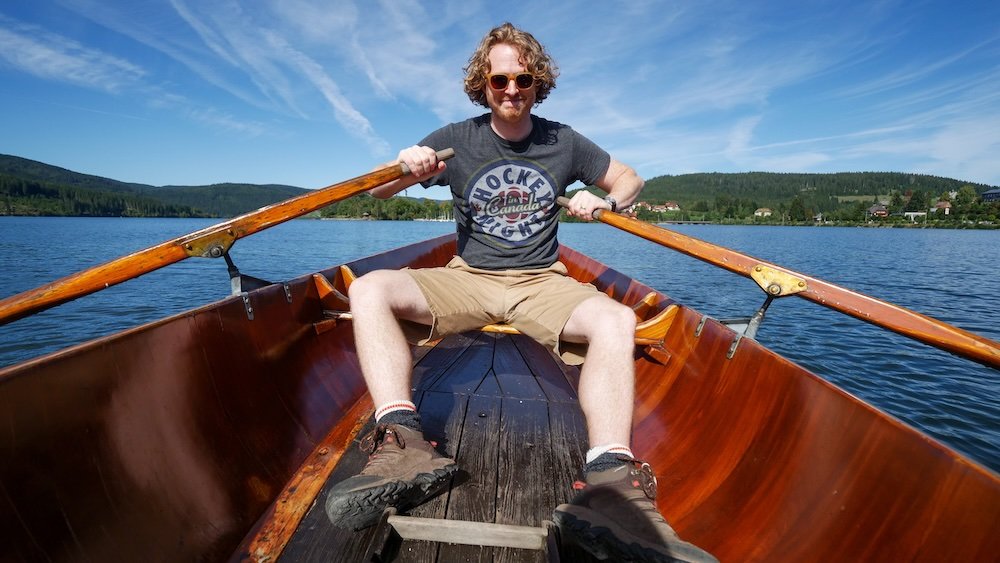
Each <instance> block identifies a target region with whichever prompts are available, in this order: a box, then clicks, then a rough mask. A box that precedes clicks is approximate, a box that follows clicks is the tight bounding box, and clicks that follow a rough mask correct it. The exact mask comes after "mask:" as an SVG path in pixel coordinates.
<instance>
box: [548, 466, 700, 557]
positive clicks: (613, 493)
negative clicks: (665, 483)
mask: <svg viewBox="0 0 1000 563" xmlns="http://www.w3.org/2000/svg"><path fill="white" fill-rule="evenodd" d="M619 459H620V460H621V461H624V462H626V463H625V464H624V465H621V466H618V467H615V468H613V469H607V470H605V471H591V472H588V473H587V476H586V482H581V481H577V482H576V483H574V484H573V488H574V489H576V490H578V491H580V492H579V493H578V494H577V495H576V497H574V498H573V500H572V501H570V503H569V504H561V505H559V506H557V507H556V510H555V513H554V514H553V519H554V520H555V522H556V523H557V524H558V525H559V527H560V529H562V531H563V534H564V535H567V536H569V537H571V538H573V539H575V540H576V542H577V543H578V544H580V546H581V547H583V548H584V549H586V550H587V551H588V552H590V554H591V555H593V556H594V557H596V558H598V559H602V560H603V559H611V560H613V561H656V562H658V563H659V562H664V563H665V562H675V561H684V562H691V563H694V562H699V563H700V562H709V561H711V562H715V563H718V560H717V559H716V558H715V557H713V556H712V555H711V554H709V553H708V552H706V551H704V550H702V549H700V548H698V547H697V546H695V545H693V544H690V543H688V542H686V541H683V540H681V539H680V538H679V537H678V536H677V532H675V531H674V529H673V528H671V527H670V525H669V524H667V521H666V520H664V519H663V516H661V515H660V513H659V512H658V511H657V510H656V504H655V501H656V476H654V475H653V470H652V469H651V468H650V467H649V464H648V463H644V462H641V461H636V460H634V459H630V458H627V457H620V458H619Z"/></svg>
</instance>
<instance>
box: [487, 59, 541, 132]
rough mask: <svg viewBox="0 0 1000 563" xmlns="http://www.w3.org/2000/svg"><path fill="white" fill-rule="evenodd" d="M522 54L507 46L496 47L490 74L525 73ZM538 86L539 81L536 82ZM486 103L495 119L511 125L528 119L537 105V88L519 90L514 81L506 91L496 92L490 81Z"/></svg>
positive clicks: (491, 61) (508, 84) (509, 82)
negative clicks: (532, 107) (532, 108)
mask: <svg viewBox="0 0 1000 563" xmlns="http://www.w3.org/2000/svg"><path fill="white" fill-rule="evenodd" d="M520 58H521V53H520V52H519V51H518V50H517V49H516V48H514V47H512V46H510V45H506V44H500V45H494V46H493V47H492V48H491V49H490V55H489V59H490V74H518V73H522V72H524V71H525V70H526V69H525V68H524V64H523V63H522V62H521V60H520ZM536 85H537V81H536ZM484 88H486V101H487V103H489V105H490V109H491V110H493V115H494V117H497V118H500V119H501V120H503V121H506V122H509V123H516V122H519V121H521V120H523V119H527V118H528V115H529V114H530V113H531V106H533V105H535V88H536V86H532V87H531V88H528V89H527V90H519V89H518V88H517V85H516V84H515V83H514V81H513V80H510V81H508V83H507V88H506V89H504V90H494V89H493V88H491V87H490V85H489V81H487V83H486V86H484Z"/></svg>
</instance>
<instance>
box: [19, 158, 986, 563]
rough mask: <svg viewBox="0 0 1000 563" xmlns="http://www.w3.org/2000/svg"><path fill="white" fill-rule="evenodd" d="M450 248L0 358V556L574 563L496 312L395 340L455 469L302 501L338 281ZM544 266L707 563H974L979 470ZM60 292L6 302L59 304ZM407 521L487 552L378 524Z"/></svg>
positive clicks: (644, 305) (923, 324)
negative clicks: (632, 323)
mask: <svg viewBox="0 0 1000 563" xmlns="http://www.w3.org/2000/svg"><path fill="white" fill-rule="evenodd" d="M379 180H380V181H386V180H385V179H384V177H383V178H380V179H379ZM366 181H367V180H366ZM365 185H368V184H365ZM369 187H370V186H369ZM338 197H340V196H338ZM301 208H304V207H300V209H301ZM262 211H263V210H262ZM296 212H297V211H296ZM606 215H607V216H606V217H602V218H601V219H602V220H603V221H605V222H608V223H611V224H615V222H616V221H625V220H624V219H620V218H618V216H615V215H613V214H606ZM238 223H239V222H238V221H237V222H233V223H229V224H224V225H222V226H220V228H218V229H214V230H213V229H208V230H206V231H205V232H204V233H201V234H199V235H198V236H197V237H194V236H192V237H187V238H185V239H184V241H187V242H183V241H182V242H181V243H178V244H181V245H182V246H183V245H187V244H191V243H190V241H191V240H198V241H201V242H204V241H206V240H208V241H209V242H208V243H206V244H201V243H199V244H198V245H192V246H197V247H198V248H199V251H200V252H201V253H210V249H211V247H212V244H214V243H213V242H212V241H213V240H217V239H216V238H213V237H217V236H218V233H226V232H227V231H230V232H229V234H228V235H223V236H224V237H225V236H228V237H229V238H230V239H232V240H235V238H238V236H237V235H238V234H239V227H237V226H236V225H237V224H238ZM619 226H621V225H619ZM628 228H631V229H634V230H635V231H634V232H636V234H639V235H640V236H645V237H646V238H649V239H651V240H656V241H657V242H660V243H662V244H668V245H671V246H674V247H676V248H678V250H681V251H683V252H687V253H689V254H692V255H695V256H699V255H700V256H699V257H702V258H703V259H704V255H705V254H706V253H708V254H711V253H717V252H720V251H719V250H718V249H715V248H712V247H710V245H706V244H704V243H699V242H697V241H694V242H692V241H690V240H685V241H679V240H659V239H661V238H664V237H673V235H665V234H664V233H663V232H659V231H655V230H648V231H647V230H644V229H645V227H638V226H630V227H628ZM232 231H235V232H236V233H237V235H233V234H232ZM206 233H208V234H206ZM232 240H230V241H229V244H231V242H232ZM165 245H166V243H165ZM165 245H161V246H164V247H165ZM206 248H207V249H209V250H205V249H206ZM227 248H228V247H227ZM188 250H190V249H188ZM171 252H172V251H171ZM454 252H455V241H454V237H453V236H446V237H441V238H438V239H434V240H430V241H425V242H422V243H418V244H415V245H413V246H408V247H405V248H401V249H398V250H395V251H392V252H388V253H384V254H380V255H376V256H371V257H368V258H363V259H360V260H357V261H354V262H351V263H348V264H344V265H340V266H336V267H333V268H330V269H328V270H325V271H322V272H317V273H316V274H315V275H309V276H303V277H301V278H298V279H295V280H291V281H289V282H286V283H282V284H272V285H266V286H264V287H261V288H259V289H255V290H253V291H248V292H243V293H241V294H239V295H236V296H234V297H232V298H229V299H226V300H223V301H220V302H218V303H213V304H210V305H207V306H204V307H201V308H198V309H194V310H192V311H189V312H186V313H182V314H179V315H176V316H173V317H170V318H166V319H163V320H160V321H157V322H153V323H150V324H147V325H144V326H141V327H138V328H135V329H132V330H127V331H125V332H122V333H120V334H116V335H113V336H110V337H107V338H102V339H99V340H96V341H93V342H89V343H86V344H82V345H79V346H74V347H72V348H69V349H66V350H63V351H61V352H57V353H54V354H51V355H48V356H45V357H42V358H38V359H35V360H31V361H28V362H25V363H22V364H20V365H16V366H12V367H10V368H7V369H4V370H0V422H2V430H0V561H191V560H197V561H224V560H231V561H232V560H250V561H260V562H265V561H275V560H278V559H280V560H284V561H360V560H371V558H372V557H373V555H376V556H384V557H386V558H391V557H392V556H393V554H395V560H399V561H433V560H439V561H456V560H467V559H475V560H494V559H496V560H511V561H517V560H522V561H541V560H545V559H546V558H548V559H549V560H555V559H556V558H557V557H559V556H560V554H561V556H562V558H563V559H562V560H564V561H575V560H579V559H577V558H578V557H579V556H580V554H579V552H577V551H574V549H573V547H572V546H569V545H563V546H561V547H560V546H559V545H558V534H557V533H553V532H551V531H546V529H545V528H544V523H545V521H546V520H547V519H549V518H550V515H551V511H552V509H553V508H554V507H555V506H556V505H557V504H559V503H560V502H565V501H566V500H568V498H569V497H570V496H571V494H572V491H571V489H570V484H571V483H572V481H573V480H574V479H575V478H576V477H577V471H578V468H579V467H580V466H581V465H582V455H583V453H582V452H583V451H585V449H586V444H585V432H584V429H583V426H582V415H581V413H580V411H579V408H578V405H577V402H576V393H575V386H576V380H577V376H578V371H577V370H576V369H575V368H570V367H567V366H566V365H564V364H562V363H561V362H560V361H559V360H558V359H557V358H555V357H554V356H553V355H552V354H550V353H549V352H547V351H546V350H544V349H542V348H540V347H539V346H538V345H536V344H535V343H534V342H532V341H530V340H529V339H527V338H525V337H522V336H520V335H517V334H515V333H512V331H510V330H509V329H507V328H506V327H503V326H494V327H485V328H484V331H482V332H474V333H466V334H462V335H456V336H452V337H449V338H446V339H444V340H442V341H440V342H438V343H436V344H435V345H433V346H430V347H421V348H415V349H414V361H415V370H414V387H415V393H414V396H415V400H416V401H417V402H418V404H419V408H420V411H421V413H422V415H423V418H424V422H425V428H426V430H427V432H428V433H429V434H430V437H431V438H432V439H435V440H437V441H438V442H440V444H441V448H442V449H444V450H445V451H447V452H448V453H449V454H450V455H452V456H454V457H455V458H456V459H457V460H458V462H459V464H460V465H461V466H462V468H463V469H464V472H463V473H461V474H460V475H459V477H458V478H456V480H455V481H454V483H452V485H451V487H450V488H449V490H448V491H446V492H445V493H444V494H442V495H441V496H439V497H437V498H435V499H433V500H432V501H431V502H429V503H427V504H425V505H423V506H421V507H419V508H417V509H415V510H414V511H413V512H412V513H411V514H410V515H409V516H410V517H414V516H415V517H420V518H424V519H427V520H414V519H412V518H411V519H406V518H398V517H394V518H393V519H392V525H391V526H381V527H377V528H370V529H368V530H366V531H362V532H358V533H355V532H352V531H345V530H338V529H336V528H333V527H331V526H330V525H329V523H328V522H327V520H326V517H325V515H324V514H323V510H322V507H323V496H324V492H323V491H324V489H325V488H326V487H327V486H329V484H331V483H334V482H336V481H339V480H340V479H343V478H345V477H347V476H349V475H352V474H354V473H356V472H357V470H358V469H359V468H360V466H361V465H362V464H363V462H364V454H363V453H362V452H361V451H360V450H359V449H358V448H357V447H355V444H356V442H357V441H358V440H359V439H360V437H361V435H363V434H364V432H365V431H366V427H367V426H369V425H370V424H371V421H370V413H371V409H372V404H371V401H370V398H369V397H368V395H367V393H366V390H365V386H364V382H363V380H362V377H361V375H360V373H359V369H358V364H357V358H356V355H355V350H354V344H353V336H352V330H351V323H350V319H349V315H345V314H344V313H343V312H344V311H345V310H346V308H347V304H346V298H345V297H344V295H345V294H346V289H347V287H348V285H349V284H350V283H351V281H352V280H353V279H354V277H355V276H357V275H361V274H364V273H365V272H368V271H371V270H375V269H382V268H402V267H426V266H434V265H442V264H444V263H445V262H447V260H448V259H450V257H451V256H452V255H453V253H454ZM167 254H169V253H164V252H160V253H159V254H158V255H159V256H162V255H167ZM171 256H172V255H171ZM736 256H739V255H735V253H734V255H733V256H727V258H726V260H723V262H725V264H726V267H729V268H730V269H733V270H739V269H741V268H744V266H745V267H746V268H747V270H748V273H747V274H748V275H754V276H756V277H757V278H760V279H759V281H760V283H761V285H762V287H763V288H764V289H765V290H766V291H768V292H769V293H770V294H771V295H773V296H780V295H785V294H792V293H798V294H799V295H800V296H801V297H806V298H810V299H813V300H815V301H817V302H821V303H823V304H826V305H827V306H834V307H836V308H842V309H844V310H845V312H848V313H849V314H853V313H851V310H852V308H853V309H855V310H858V311H864V312H865V313H864V314H868V315H869V316H871V312H872V311H875V312H876V313H875V314H876V316H877V317H878V319H877V322H878V323H879V324H883V325H885V326H887V328H891V329H892V330H896V331H897V332H901V333H903V334H907V335H908V336H912V337H914V338H917V339H919V340H922V341H925V342H929V343H935V344H938V345H940V346H942V347H944V348H946V349H949V350H951V351H953V352H955V353H959V354H962V355H965V356H968V357H970V358H972V359H974V360H975V361H979V362H981V363H985V364H987V365H992V366H994V367H997V366H1000V360H998V359H997V358H1000V355H998V354H1000V348H998V346H997V344H996V343H995V342H992V341H989V340H987V339H984V338H981V337H976V336H975V335H970V334H968V333H964V332H962V331H960V330H958V329H955V328H954V327H948V326H947V325H944V324H943V323H938V322H935V321H933V320H930V319H926V318H924V317H921V316H919V315H916V314H915V313H910V312H907V311H905V310H901V309H898V308H895V307H893V306H890V305H887V304H884V303H882V302H876V301H875V300H871V299H868V298H865V297H863V296H857V294H850V292H847V293H837V289H835V288H833V287H831V286H828V285H825V284H824V283H823V282H821V281H820V280H815V279H812V278H807V277H803V276H795V275H793V274H792V273H789V272H787V271H786V270H782V269H780V268H778V267H775V266H773V265H769V264H763V263H760V262H755V261H752V260H750V259H749V258H748V257H743V258H747V262H746V264H743V263H742V262H741V260H740V259H737V258H736ZM561 259H562V260H563V261H564V262H565V263H566V264H567V265H568V266H569V270H570V274H571V275H572V276H574V277H576V278H577V279H580V280H582V281H586V282H589V283H594V284H595V285H597V286H598V287H599V288H600V289H601V290H603V291H605V292H606V293H608V294H609V295H611V296H612V297H613V298H615V299H617V300H619V301H621V302H623V303H625V304H627V305H630V306H632V307H633V308H634V309H635V311H636V314H637V315H638V317H639V318H640V319H641V323H640V326H639V330H637V334H636V353H635V358H636V359H635V365H636V378H637V382H636V385H637V393H636V396H637V404H636V417H635V425H634V441H633V447H634V450H635V451H636V452H637V454H638V455H640V456H641V457H643V458H644V459H646V460H648V461H650V462H651V464H652V465H653V467H654V468H655V469H656V471H657V473H658V477H659V482H660V496H659V500H658V505H659V508H660V510H661V511H662V512H663V513H664V514H665V515H666V516H667V518H668V520H670V521H671V523H672V524H673V525H674V527H675V528H676V529H677V530H678V531H679V532H680V533H681V535H682V537H684V538H685V539H688V540H689V541H692V542H694V543H696V544H698V545H699V546H702V547H704V548H705V549H707V550H709V551H711V552H712V553H713V554H715V555H716V556H717V557H719V558H720V560H722V561H994V560H996V558H997V554H998V553H1000V534H997V530H998V529H1000V478H998V476H997V475H996V474H995V473H993V472H991V471H990V470H988V469H986V468H984V467H982V466H980V465H978V464H976V463H974V462H972V461H970V460H968V459H966V458H964V457H962V456H961V455H960V454H958V453H956V452H954V451H952V450H950V449H948V448H947V447H945V446H943V445H941V444H939V443H937V442H935V441H934V440H932V439H930V438H928V437H927V436H925V435H923V434H921V433H920V432H918V431H916V430H914V429H912V428H910V427H909V426H907V425H905V424H903V423H901V422H899V421H898V420H896V419H893V418H891V417H889V416H887V415H885V414H884V413H882V412H880V411H878V410H877V409H875V408H873V407H871V406H870V405H868V404H866V403H864V402H862V401H860V400H858V399H856V398H854V397H852V396H850V395H848V394H846V393H844V392H843V391H841V390H840V389H838V388H837V387H835V386H834V385H832V384H830V383H828V382H826V381H824V380H823V379H821V378H819V377H817V376H816V375H813V374H811V373H809V372H808V371H806V370H804V369H803V368H801V367H799V366H797V365H795V364H793V363H792V362H790V361H788V360H786V359H784V358H782V357H781V356H778V355H776V354H775V353H773V352H771V351H770V350H768V349H766V348H764V347H763V346H761V345H759V344H758V343H756V342H755V341H754V340H753V339H751V338H746V337H742V336H741V335H739V334H737V333H735V332H734V331H733V330H732V329H731V328H729V327H727V326H726V325H724V324H721V323H719V322H717V321H715V320H712V319H709V318H706V317H704V316H703V315H701V314H700V313H698V312H697V311H695V310H692V309H690V308H687V307H685V306H683V305H682V304H679V303H675V302H674V301H673V300H671V299H670V298H669V297H668V296H666V295H664V294H662V293H659V292H657V291H654V290H652V289H651V288H649V287H646V286H644V285H643V284H642V283H641V282H639V281H636V280H633V279H630V278H629V277H627V276H626V275H624V274H622V273H619V272H616V271H613V270H611V269H609V268H607V267H605V266H603V265H601V264H599V263H597V262H595V261H593V260H591V259H589V258H588V257H586V256H584V255H582V254H580V253H577V252H575V251H573V250H572V249H569V248H565V247H564V248H562V250H561ZM169 260H172V258H169ZM117 269H120V268H117ZM140 269H149V268H148V264H147V265H144V266H142V267H141V268H140ZM110 270H115V268H110ZM104 271H106V270H98V273H97V274H94V273H91V274H90V275H91V276H92V277H93V278H94V279H99V278H100V275H102V274H101V273H100V272H104ZM84 277H86V276H84ZM800 282H801V285H799V284H800ZM74 283H76V284H80V283H83V284H84V285H85V284H86V283H89V282H87V281H86V280H84V281H83V282H81V281H80V280H78V279H77V280H76V281H75V282H74ZM71 285H72V284H71ZM65 287H67V286H66V285H65V284H64V285H60V284H58V283H57V284H53V285H52V286H50V287H48V288H47V289H45V290H44V291H39V292H35V293H32V294H30V295H29V296H28V297H29V301H31V303H38V302H39V301H40V300H48V301H49V302H50V303H54V302H59V301H64V300H66V299H62V297H64V295H63V294H61V293H60V292H61V291H63V289H61V288H65ZM72 287H74V288H75V287H77V286H72ZM66 291H69V290H66ZM72 291H77V290H76V289H73V290H72ZM840 291H843V290H840ZM809 292H811V293H809ZM835 294H836V296H837V297H836V303H833V301H834V297H832V296H833V295H835ZM849 295H853V296H854V297H849ZM74 296H75V295H73V296H70V297H68V298H72V297H74ZM852 299H854V301H852ZM824 301H825V302H824ZM23 303H24V300H18V299H15V300H11V299H8V300H5V301H2V302H0V320H4V321H5V320H9V319H11V318H16V317H18V316H24V315H26V314H30V311H28V309H31V308H32V307H35V306H34V305H31V304H29V305H27V306H25V305H23ZM4 315H6V319H4V318H3V316H4ZM856 316H863V314H862V313H859V314H857V315H856ZM431 519H434V520H431ZM440 520H446V521H452V522H457V524H454V526H452V527H451V528H448V526H447V525H444V524H441V523H440ZM428 522H430V523H429V524H428ZM463 522H485V523H490V524H494V526H485V527H484V526H478V527H477V526H476V525H475V524H463ZM495 524H499V525H507V526H495ZM527 527H542V528H541V529H540V530H541V531H539V532H537V533H534V535H533V532H532V531H531V530H530V529H528V528H527ZM424 528H431V529H432V531H431V532H428V533H429V534H430V535H434V534H438V533H443V534H445V535H446V537H448V538H450V539H451V540H464V539H469V540H471V541H472V542H473V543H475V542H477V541H478V542H480V543H495V544H499V545H502V546H507V547H489V546H486V547H483V546H480V545H463V544H457V543H447V542H445V543H437V542H429V541H424V540H419V539H404V540H403V541H402V543H399V542H395V543H394V542H393V541H392V540H391V538H390V536H391V535H392V534H391V533H398V534H400V535H403V536H404V538H405V537H411V536H412V537H419V536H420V533H422V532H420V530H421V529H424ZM404 529H405V530H406V531H404ZM449 529H450V532H449V531H448V530H449ZM393 530H395V532H393ZM414 530H416V531H414ZM442 530H444V532H441V531H442ZM470 530H473V531H472V532H470ZM449 533H450V534H451V535H450V536H447V534H449ZM469 536H474V537H471V538H469ZM387 538H390V539H388V540H387ZM498 538H499V539H498ZM505 538H506V539H505ZM531 538H535V539H534V540H532V539H531ZM512 546H519V547H512ZM529 548H531V549H529ZM534 548H538V549H534Z"/></svg>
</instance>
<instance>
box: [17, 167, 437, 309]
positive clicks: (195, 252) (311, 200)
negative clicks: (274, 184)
mask: <svg viewBox="0 0 1000 563" xmlns="http://www.w3.org/2000/svg"><path fill="white" fill-rule="evenodd" d="M454 155H455V151H454V150H452V149H445V150H442V151H439V152H438V159H439V160H446V159H449V158H451V157H452V156H454ZM409 173H410V171H409V170H408V169H407V168H406V165H405V164H402V163H401V164H395V165H391V166H386V167H383V168H380V169H378V170H375V171H373V172H369V173H368V174H364V175H362V176H358V177H357V178H353V179H351V180H347V181H345V182H341V183H339V184H333V185H331V186H327V187H325V188H322V189H318V190H314V191H311V192H308V193H305V194H302V195H300V196H296V197H293V198H291V199H288V200H285V201H283V202H281V203H276V204H274V205H269V206H266V207H262V208H260V209H258V210H256V211H252V212H250V213H247V214H245V215H240V216H239V217H236V218H234V219H230V220H229V221H225V222H223V223H219V224H217V225H213V226H211V227H206V228H204V229H201V230H200V231H195V232H193V233H190V234H187V235H184V236H180V237H177V238H175V239H172V240H168V241H166V242H162V243H160V244H158V245H156V246H151V247H149V248H147V249H145V250H140V251H138V252H135V253H133V254H129V255H127V256H122V257H121V258H117V259H115V260H112V261H111V262H108V263H106V264H101V265H100V266H95V267H93V268H89V269H87V270H84V271H82V272H78V273H76V274H73V275H70V276H67V277H65V278H62V279H59V280H56V281H54V282H52V283H49V284H46V285H43V286H41V287H38V288H35V289H32V290H28V291H25V292H23V293H19V294H17V295H12V296H11V297H8V298H6V299H4V300H2V301H0V325H3V324H6V323H9V322H11V321H15V320H17V319H20V318H23V317H26V316H28V315H31V314H34V313H37V312H39V311H42V310H45V309H48V308H50V307H54V306H56V305H59V304H61V303H65V302H67V301H71V300H73V299H76V298H77V297H82V296H84V295H88V294H90V293H94V292H95V291H99V290H101V289H104V288H106V287H110V286H112V285H115V284H119V283H121V282H123V281H127V280H130V279H133V278H136V277H139V276H141V275H142V274H146V273H149V272H152V271H153V270H157V269H159V268H162V267H164V266H168V265H170V264H173V263H175V262H180V261H181V260H184V259H185V258H188V257H189V256H205V257H214V258H218V257H219V256H222V255H223V254H225V253H226V252H227V251H228V250H229V247H231V246H232V245H233V243H234V242H236V240H237V239H240V238H243V237H247V236H250V235H252V234H254V233H257V232H260V231H263V230H264V229H268V228H270V227H273V226H275V225H278V224H280V223H284V222H285V221H289V220H291V219H294V218H296V217H301V216H302V215H305V214H306V213H311V212H313V211H316V210H317V209H320V208H323V207H326V206H327V205H330V204H332V203H336V202H338V201H340V200H342V199H347V198H349V197H351V196H353V195H357V194H359V193H361V192H365V191H368V190H370V189H372V188H374V187H376V186H381V185H382V184H385V183H387V182H391V181H393V180H396V179H398V178H401V177H403V176H406V175H407V174H409Z"/></svg>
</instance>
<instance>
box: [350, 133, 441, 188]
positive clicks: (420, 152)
mask: <svg viewBox="0 0 1000 563" xmlns="http://www.w3.org/2000/svg"><path fill="white" fill-rule="evenodd" d="M399 163H403V164H405V165H406V167H407V168H409V169H410V173H409V174H407V175H406V176H403V177H402V178H399V179H397V180H393V181H392V182H389V183H387V184H382V185H381V186H379V187H377V188H372V189H371V190H369V191H368V193H370V194H371V195H372V196H374V197H377V198H379V199H388V198H390V197H392V196H394V195H396V194H398V193H399V192H401V191H403V190H405V189H406V188H408V187H410V186H413V185H415V184H417V183H419V182H423V181H424V180H426V179H428V178H430V177H431V176H434V175H436V174H438V173H439V172H441V171H442V170H444V169H445V163H444V161H438V158H437V153H436V152H435V151H434V149H432V148H430V147H418V146H412V147H409V148H405V149H403V150H401V151H399V156H398V157H397V158H396V160H395V161H394V162H388V163H386V164H385V166H390V165H393V164H399Z"/></svg>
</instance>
